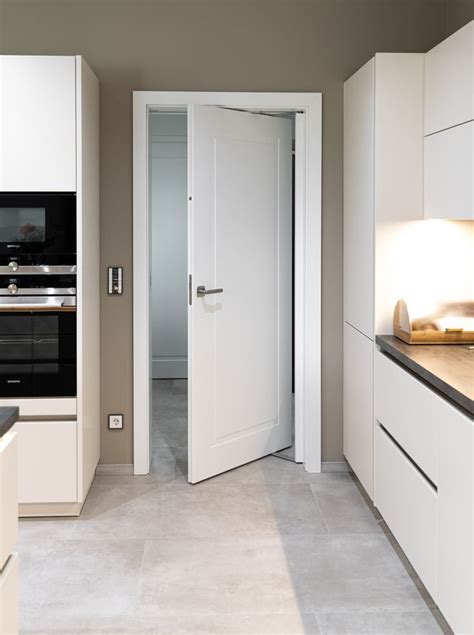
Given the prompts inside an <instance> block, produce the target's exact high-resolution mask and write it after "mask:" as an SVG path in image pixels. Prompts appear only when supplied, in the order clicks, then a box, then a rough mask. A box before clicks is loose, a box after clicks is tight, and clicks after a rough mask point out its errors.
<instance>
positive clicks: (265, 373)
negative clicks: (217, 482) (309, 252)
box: [189, 106, 293, 483]
mask: <svg viewBox="0 0 474 635" xmlns="http://www.w3.org/2000/svg"><path fill="white" fill-rule="evenodd" d="M189 130H190V186H191V187H190V194H191V196H192V208H191V214H190V216H191V219H192V220H191V226H190V238H189V247H190V251H189V262H190V264H191V267H192V276H193V285H192V304H191V305H190V307H189V334H190V338H189V340H190V349H189V350H190V366H189V368H190V383H191V389H190V421H189V438H190V447H189V459H190V461H189V480H190V482H192V483H196V482H197V481H200V480H203V479H205V478H209V477H211V476H214V475H216V474H219V473H221V472H224V471H226V470H230V469H232V468H234V467H237V466H239V465H243V464H244V463H248V462H249V461H253V460H255V459H258V458H261V457H262V456H265V455H267V454H271V453H272V452H275V451H277V450H281V449H283V448H285V447H288V446H289V445H291V443H292V416H291V408H292V398H291V144H292V135H293V130H292V124H291V121H289V120H288V119H283V118H279V117H269V116H266V115H257V114H251V113H248V112H238V111H235V110H226V109H223V108H216V107H213V106H192V107H191V108H190V128H189ZM200 286H205V287H206V289H207V290H214V291H216V290H217V291H219V289H220V290H221V291H220V292H218V293H212V294H210V295H203V294H199V293H198V292H197V288H198V287H200Z"/></svg>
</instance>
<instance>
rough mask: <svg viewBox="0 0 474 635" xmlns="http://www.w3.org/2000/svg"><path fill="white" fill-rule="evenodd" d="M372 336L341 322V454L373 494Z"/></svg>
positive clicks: (367, 489)
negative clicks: (342, 345)
mask: <svg viewBox="0 0 474 635" xmlns="http://www.w3.org/2000/svg"><path fill="white" fill-rule="evenodd" d="M373 347H374V343H373V342H372V340H370V339H369V338H367V337H366V336H365V335H363V334H362V333H359V331H357V330H356V329H354V328H353V327H352V326H350V325H349V324H344V456H345V457H346V459H347V460H348V462H349V464H350V465H351V467H352V469H353V470H354V472H355V473H356V475H357V478H358V479H359V480H360V482H361V483H362V485H363V486H364V488H365V490H366V491H367V493H368V494H369V496H370V497H371V498H372V497H373V430H374V418H373Z"/></svg>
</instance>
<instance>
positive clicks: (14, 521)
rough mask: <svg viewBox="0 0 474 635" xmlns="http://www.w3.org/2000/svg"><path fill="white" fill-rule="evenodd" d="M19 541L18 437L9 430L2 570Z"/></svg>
mask: <svg viewBox="0 0 474 635" xmlns="http://www.w3.org/2000/svg"><path fill="white" fill-rule="evenodd" d="M15 429H16V428H15ZM17 540H18V465H17V435H16V432H15V431H14V430H9V431H8V432H7V433H6V434H5V435H4V436H3V437H1V438H0V570H1V569H3V567H4V565H5V563H6V561H7V560H8V558H9V557H10V554H11V553H12V551H13V547H14V546H15V544H16V542H17ZM0 632H1V631H0Z"/></svg>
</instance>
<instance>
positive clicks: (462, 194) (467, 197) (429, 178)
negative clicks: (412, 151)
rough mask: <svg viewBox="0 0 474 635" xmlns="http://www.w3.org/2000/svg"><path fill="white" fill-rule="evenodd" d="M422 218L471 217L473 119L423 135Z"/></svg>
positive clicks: (473, 203) (473, 214)
mask: <svg viewBox="0 0 474 635" xmlns="http://www.w3.org/2000/svg"><path fill="white" fill-rule="evenodd" d="M424 209H425V218H444V219H452V220H473V219H474V122H472V121H471V122H469V123H465V124H463V125H461V126H456V127H454V128H450V129H448V130H444V131H443V132H438V133H437V134H433V135H431V136H429V137H425V202H424Z"/></svg>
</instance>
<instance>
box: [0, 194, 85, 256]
mask: <svg viewBox="0 0 474 635" xmlns="http://www.w3.org/2000/svg"><path fill="white" fill-rule="evenodd" d="M75 253H76V197H75V195H73V194H41V193H40V194H25V193H19V194H14V193H8V194H0V255H3V256H10V257H12V258H13V259H17V258H18V259H19V260H22V259H21V256H25V255H28V256H34V255H35V254H36V255H38V254H42V255H50V256H55V255H56V256H64V255H66V254H75ZM23 264H28V263H27V262H26V261H23ZM50 264H70V263H69V262H65V261H64V258H63V260H62V261H61V262H58V263H56V262H51V263H50Z"/></svg>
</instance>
